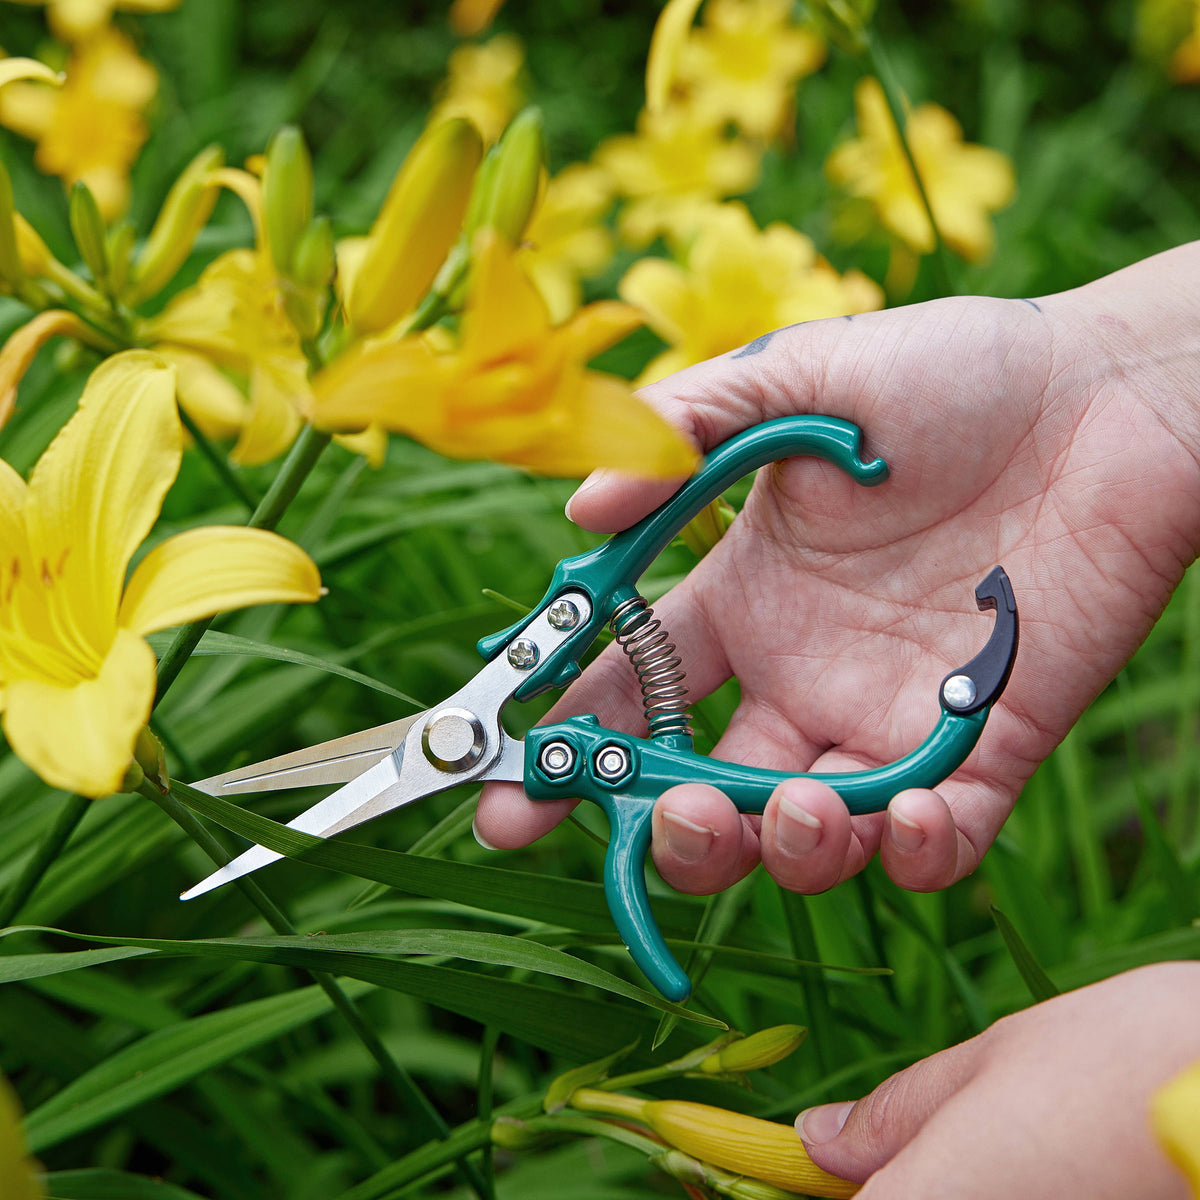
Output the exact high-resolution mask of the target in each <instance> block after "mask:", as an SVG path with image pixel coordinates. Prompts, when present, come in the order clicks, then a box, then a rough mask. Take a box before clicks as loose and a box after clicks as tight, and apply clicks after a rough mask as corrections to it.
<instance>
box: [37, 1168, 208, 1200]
mask: <svg viewBox="0 0 1200 1200" xmlns="http://www.w3.org/2000/svg"><path fill="white" fill-rule="evenodd" d="M42 1185H43V1186H44V1187H45V1189H46V1200H202V1197H200V1196H198V1195H197V1194H196V1193H195V1192H189V1191H187V1190H186V1189H185V1188H181V1187H175V1186H174V1185H173V1184H170V1183H164V1182H163V1181H162V1180H161V1179H147V1178H146V1177H145V1176H144V1175H130V1174H129V1173H128V1172H126V1171H107V1170H104V1169H102V1168H96V1169H86V1168H85V1169H83V1170H79V1171H55V1172H53V1173H52V1174H50V1175H46V1176H44V1177H43V1179H42Z"/></svg>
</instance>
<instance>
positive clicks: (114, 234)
mask: <svg viewBox="0 0 1200 1200" xmlns="http://www.w3.org/2000/svg"><path fill="white" fill-rule="evenodd" d="M136 243H137V230H136V229H134V227H133V225H132V223H131V222H129V221H118V222H117V224H116V225H114V226H113V227H112V228H111V229H110V230H109V231H108V238H107V240H106V243H105V249H106V254H107V257H108V281H109V286H110V287H111V288H112V293H113V295H114V296H119V295H120V294H121V293H122V292H123V291H124V290H125V285H126V284H127V283H128V282H129V271H130V268H131V267H132V265H133V247H134V245H135V244H136Z"/></svg>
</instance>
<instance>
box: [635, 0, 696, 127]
mask: <svg viewBox="0 0 1200 1200" xmlns="http://www.w3.org/2000/svg"><path fill="white" fill-rule="evenodd" d="M699 7H700V0H667V3H666V4H664V5H663V7H662V12H660V13H659V14H658V20H657V21H655V22H654V33H653V35H652V36H651V38H650V53H649V54H648V55H647V56H646V108H647V110H648V111H649V112H652V113H660V112H662V110H663V109H664V108H666V107H667V103H668V101H669V100H670V97H671V88H672V85H673V84H674V82H675V72H676V71H677V70H678V69H679V56H680V55H681V54H682V53H683V47H684V43H685V42H686V41H687V39H688V33H689V31H690V30H691V28H692V22H693V21H694V20H695V19H696V10H697V9H698V8H699Z"/></svg>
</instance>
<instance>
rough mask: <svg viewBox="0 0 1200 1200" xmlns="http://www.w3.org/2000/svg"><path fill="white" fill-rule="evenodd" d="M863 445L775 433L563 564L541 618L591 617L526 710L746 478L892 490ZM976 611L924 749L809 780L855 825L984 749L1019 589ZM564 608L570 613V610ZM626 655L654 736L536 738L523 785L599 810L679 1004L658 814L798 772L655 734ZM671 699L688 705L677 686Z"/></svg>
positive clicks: (624, 886) (657, 979) (488, 653)
mask: <svg viewBox="0 0 1200 1200" xmlns="http://www.w3.org/2000/svg"><path fill="white" fill-rule="evenodd" d="M861 437H862V435H861V431H860V430H859V429H858V428H857V426H855V425H852V424H850V423H849V422H847V421H841V420H837V419H836V418H833V417H815V416H802V417H782V418H780V419H778V420H775V421H768V422H767V423H765V424H763V425H759V426H757V427H755V428H753V429H750V430H747V431H746V432H745V433H742V434H739V435H738V436H736V437H734V438H732V439H730V440H729V441H728V442H725V443H724V444H723V445H721V446H719V447H717V449H715V450H714V451H712V452H711V453H710V454H709V455H708V456H707V457H706V458H705V460H704V463H703V465H702V467H701V469H700V471H699V472H698V473H697V474H696V475H695V476H694V477H693V478H691V479H690V480H688V481H687V483H685V484H684V485H683V487H681V488H680V489H679V491H678V492H676V493H675V495H674V496H672V497H671V499H670V500H668V501H667V502H666V503H665V504H663V505H662V506H661V507H659V508H658V509H656V510H655V511H654V512H652V513H651V514H650V515H649V516H648V517H646V518H644V519H643V520H642V521H640V522H638V524H636V525H634V526H632V527H631V528H630V529H627V530H625V531H624V532H623V533H619V534H617V535H616V536H615V537H613V538H611V539H610V540H609V541H607V542H605V543H604V544H603V545H601V546H599V547H597V548H596V549H595V550H590V551H588V552H586V553H584V554H579V555H576V556H575V557H573V558H568V559H564V560H563V561H562V562H561V563H559V565H558V567H557V569H556V570H555V573H554V577H553V580H552V582H551V584H550V587H549V588H548V589H547V591H546V594H545V596H544V597H543V599H542V601H541V603H540V604H539V605H538V606H537V607H536V608H535V610H534V614H533V616H534V617H537V616H540V615H541V614H542V613H544V612H546V611H547V610H551V611H550V617H551V619H553V618H554V617H555V612H554V611H553V610H552V608H551V606H556V602H557V605H562V603H563V598H564V594H565V593H579V592H582V593H584V594H585V595H586V596H587V598H588V600H589V602H590V612H589V613H588V614H587V615H586V616H582V615H581V616H580V619H579V622H578V627H575V626H573V625H572V626H562V625H559V626H558V628H571V630H572V632H571V634H570V636H568V637H567V638H566V640H565V641H564V642H562V643H561V644H560V645H559V646H558V647H557V648H556V649H555V650H554V651H553V652H552V653H549V654H547V655H546V657H545V658H544V659H543V660H542V661H540V662H538V663H537V665H536V667H534V668H533V669H532V670H531V671H530V672H529V678H527V679H526V680H525V681H524V683H523V684H522V686H521V689H520V690H518V691H517V692H516V693H515V694H516V696H517V697H518V698H526V697H528V696H532V695H536V694H537V693H538V692H541V691H544V690H545V689H547V688H550V687H561V686H564V685H565V684H567V683H569V682H570V681H571V680H572V679H574V678H575V676H576V675H578V673H579V665H578V660H579V657H580V655H581V654H582V653H583V652H584V650H586V649H587V647H588V646H589V645H590V644H591V642H592V641H593V639H594V638H595V636H596V634H597V633H598V632H599V631H600V629H601V628H603V626H604V624H605V623H606V622H608V621H609V620H610V619H613V620H614V627H617V628H618V640H619V641H620V640H622V639H621V636H620V629H619V624H618V622H619V613H620V612H622V611H624V610H625V609H626V608H627V607H628V605H629V604H631V603H632V602H635V601H636V602H638V603H640V604H641V605H642V608H643V609H644V608H645V604H644V601H641V599H640V597H638V594H637V590H636V583H637V580H638V577H639V576H640V575H641V574H642V572H643V571H644V570H645V569H646V567H648V566H649V565H650V563H651V562H653V561H654V559H655V557H656V556H657V555H658V554H659V552H660V551H661V550H662V549H663V548H664V547H665V546H666V545H667V544H668V543H669V542H670V540H671V539H672V538H673V537H674V536H675V535H676V534H677V533H678V532H679V530H680V529H682V527H683V526H684V525H685V524H686V523H687V522H688V521H689V520H690V519H691V518H692V517H694V516H695V515H696V514H697V513H698V512H700V511H701V509H703V508H704V506H705V505H706V504H708V503H709V502H710V501H712V500H713V499H715V498H716V497H717V496H718V495H720V493H721V492H722V491H724V490H725V488H727V487H728V486H729V485H730V484H731V483H733V482H734V481H735V480H736V479H738V478H739V477H741V476H742V475H744V474H746V473H747V472H749V471H751V470H753V469H755V468H756V467H760V466H763V465H765V464H766V463H769V462H773V461H776V460H777V459H780V458H787V457H791V456H793V455H815V456H817V457H820V458H824V459H827V460H828V461H830V462H832V463H834V464H835V465H836V466H838V467H839V468H841V470H843V471H844V472H845V473H846V474H847V475H849V476H850V477H851V478H852V479H854V480H855V481H856V482H858V483H861V484H864V485H866V486H873V485H875V484H878V483H882V482H883V481H884V480H885V479H886V478H887V474H888V468H887V464H886V463H885V462H884V461H883V460H882V459H878V458H876V459H873V460H871V461H869V462H866V461H864V460H863V459H862V457H861V456H860V453H859V451H860V446H861ZM975 598H976V602H977V604H978V606H979V608H980V609H992V610H994V611H995V613H996V621H995V624H994V626H993V629H992V634H991V637H990V638H989V640H988V642H987V645H986V646H985V647H984V649H983V651H982V652H981V653H980V654H978V655H976V656H975V658H973V659H971V661H970V662H969V663H967V664H966V666H964V667H961V668H959V669H958V670H957V671H952V672H951V673H950V674H949V675H947V676H946V677H945V678H944V679H943V680H942V683H941V686H940V688H939V700H940V703H941V709H942V711H941V715H940V717H939V719H938V722H937V724H936V726H935V727H934V729H933V731H932V733H930V735H929V736H928V737H927V738H926V739H925V741H924V742H923V743H922V744H921V745H920V746H919V747H918V748H917V749H915V750H914V751H912V752H911V753H910V754H908V755H906V756H905V757H903V758H901V759H899V760H897V761H896V762H893V763H890V764H888V765H886V766H882V767H878V768H875V769H872V770H863V771H854V772H847V773H844V774H837V775H833V774H815V775H809V776H807V777H808V778H815V779H819V780H821V781H823V782H825V783H827V784H829V785H830V786H831V787H832V788H833V789H834V790H835V791H836V792H837V793H838V795H839V796H841V798H842V800H843V801H844V802H845V803H846V806H847V807H848V808H849V810H850V811H851V812H852V813H867V812H878V811H881V810H882V809H884V808H886V807H887V805H888V803H889V802H890V800H891V799H892V797H893V796H895V795H896V794H897V793H898V792H900V791H903V790H904V789H905V788H911V787H918V788H926V787H934V786H936V785H937V784H939V783H941V781H942V780H944V779H945V778H946V777H947V776H948V775H951V774H953V773H954V771H956V770H957V769H958V767H959V766H960V765H961V764H962V762H963V761H964V760H965V759H966V757H967V755H968V754H970V752H971V750H972V748H973V747H974V746H975V743H976V742H977V741H978V740H979V737H980V734H981V733H982V732H983V727H984V724H985V723H986V721H987V718H988V713H989V712H990V711H991V707H992V705H993V704H994V703H995V701H996V699H997V698H998V697H999V695H1000V694H1001V692H1002V691H1003V690H1004V687H1005V684H1006V683H1007V682H1008V677H1009V674H1010V673H1011V671H1012V667H1013V662H1014V661H1015V658H1016V653H1017V642H1018V633H1019V623H1018V616H1017V606H1016V602H1015V600H1014V598H1013V592H1012V587H1011V585H1010V584H1009V580H1008V576H1007V575H1005V573H1004V571H1003V569H1002V568H1000V567H996V568H994V569H993V570H992V571H991V572H990V573H989V574H988V576H987V577H986V578H985V579H984V580H983V582H982V583H980V585H979V586H978V587H977V588H976V590H975ZM566 607H567V608H568V609H569V608H571V606H570V605H569V604H568V605H567V606H566ZM614 614H618V616H616V617H614ZM531 619H532V618H527V619H526V620H525V621H522V622H520V623H518V624H517V625H514V626H512V627H511V628H510V629H507V630H505V631H503V632H502V633H499V634H496V635H494V636H493V637H490V638H485V639H484V640H483V641H481V642H480V643H479V649H480V652H481V653H482V654H483V655H484V656H485V657H487V658H489V659H491V658H493V657H494V656H495V655H497V654H499V653H500V652H501V651H502V650H504V649H505V647H506V646H508V645H509V643H510V642H512V641H513V639H514V638H516V637H518V636H519V635H520V633H521V632H522V630H523V629H524V628H525V627H526V626H527V625H528V624H529V621H530V620H531ZM639 619H640V618H639ZM639 628H641V629H647V626H646V625H645V624H642V625H641V626H640V627H639ZM655 628H657V623H655ZM662 643H663V639H661V638H660V639H659V640H658V642H656V643H655V649H654V651H653V653H654V654H656V655H658V656H659V657H658V659H657V661H656V662H655V664H654V665H655V666H659V665H661V664H662V661H663V660H662V655H664V654H669V655H672V656H673V655H674V654H675V647H674V646H673V645H671V644H669V643H667V644H666V646H665V648H664V646H663V644H662ZM626 649H627V652H628V653H630V657H631V658H632V659H633V661H634V664H635V666H637V668H638V673H639V678H640V679H642V682H643V692H644V694H645V695H646V696H647V706H646V715H647V718H648V720H649V723H650V728H651V732H652V735H653V736H651V737H650V738H640V737H633V736H631V735H629V734H625V733H620V732H618V731H616V730H612V729H606V728H604V727H603V726H601V725H600V724H599V722H598V720H597V718H596V717H594V716H591V715H584V716H578V717H572V718H570V719H569V720H566V721H562V722H559V723H557V724H554V725H544V726H540V727H538V728H536V729H534V730H532V731H531V732H530V733H529V735H528V736H527V737H526V739H525V757H524V786H525V791H526V793H527V795H529V797H530V798H531V799H534V800H561V799H564V798H567V797H575V798H579V799H585V800H592V801H594V802H595V803H597V804H599V805H600V806H601V807H602V808H603V809H604V811H605V813H606V814H607V816H608V820H609V827H610V838H609V844H608V854H607V859H606V862H605V894H606V897H607V899H608V906H609V909H610V911H611V913H612V916H613V920H614V923H615V924H616V926H617V930H618V932H619V933H620V935H621V938H622V940H623V941H624V943H625V945H626V946H627V947H628V948H629V952H630V954H631V955H632V956H633V959H634V961H635V962H636V963H637V964H638V966H639V967H641V969H642V971H643V972H644V973H645V975H646V977H647V978H648V979H649V980H650V982H651V983H652V984H653V985H654V986H655V987H656V988H658V990H659V991H660V992H662V994H663V995H664V996H666V997H667V998H668V999H670V1000H675V1001H681V1000H684V999H686V998H687V997H688V995H689V994H690V992H691V983H690V981H689V980H688V977H687V975H686V973H685V972H684V971H683V969H682V968H681V967H680V966H679V964H678V963H677V962H676V961H675V959H674V958H673V957H672V955H671V952H670V950H669V949H668V948H667V945H666V942H665V941H664V940H663V937H662V934H661V933H660V932H659V929H658V926H657V924H656V923H655V920H654V914H653V913H652V911H651V909H650V902H649V898H648V895H647V891H646V878H645V860H646V854H647V852H648V850H649V847H650V819H651V814H652V812H653V808H654V802H655V801H656V800H657V799H658V797H659V796H660V795H661V794H662V793H663V792H664V791H665V790H666V789H667V788H669V787H672V786H674V785H675V784H679V783H689V782H700V783H710V784H713V785H714V786H716V787H718V788H720V789H721V790H722V791H724V792H725V793H726V794H727V795H728V796H729V797H730V798H731V799H732V800H733V802H734V804H736V805H737V807H738V808H739V809H740V810H741V811H742V812H746V813H760V812H762V811H763V809H764V807H765V806H766V803H767V800H768V799H769V798H770V796H771V793H772V792H773V791H774V789H775V788H776V787H777V786H778V785H779V783H780V782H781V781H782V780H784V779H789V778H796V777H797V776H799V775H801V774H802V772H783V771H766V770H760V769H757V768H752V767H746V766H742V765H740V764H738V763H726V762H720V761H718V760H716V759H712V758H708V757H706V756H704V755H700V754H696V753H695V752H694V751H693V750H692V746H691V729H690V725H688V724H687V714H686V713H683V714H682V716H680V714H679V713H675V714H673V719H672V720H671V721H669V722H667V723H666V724H665V725H663V726H662V727H661V728H658V729H656V728H655V717H654V716H653V715H652V712H653V706H652V704H651V702H650V699H649V695H650V693H648V692H647V688H646V679H645V678H643V676H645V675H648V674H649V675H653V672H651V671H649V670H648V668H649V666H650V664H649V663H648V662H647V661H646V660H645V659H644V658H643V660H642V661H640V662H639V659H638V657H637V655H636V654H635V653H634V652H633V651H630V650H629V649H628V647H626ZM678 662H679V660H678V658H672V659H671V660H670V663H668V664H667V665H668V666H669V665H671V664H672V663H673V664H674V665H676V666H677V665H678ZM682 678H683V675H682V671H679V672H678V674H677V675H676V676H675V678H674V679H673V681H672V682H674V683H681V681H682ZM675 690H676V691H677V692H678V693H681V694H685V692H686V689H683V688H681V687H680V688H676V689H675Z"/></svg>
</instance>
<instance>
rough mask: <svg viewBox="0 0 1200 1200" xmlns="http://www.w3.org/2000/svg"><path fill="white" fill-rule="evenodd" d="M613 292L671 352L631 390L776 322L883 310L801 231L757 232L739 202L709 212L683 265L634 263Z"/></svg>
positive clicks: (858, 277)
mask: <svg viewBox="0 0 1200 1200" xmlns="http://www.w3.org/2000/svg"><path fill="white" fill-rule="evenodd" d="M619 291H620V294H621V297H622V299H624V300H627V301H628V302H629V303H630V304H635V305H637V306H638V307H639V308H640V309H641V310H642V311H643V312H644V313H645V314H646V323H647V324H648V325H649V326H650V328H651V329H653V330H654V332H655V333H657V334H658V335H659V337H661V338H662V339H663V340H664V341H665V342H667V343H668V344H669V345H670V347H671V348H670V349H669V350H667V351H665V352H664V353H663V354H660V355H659V356H658V357H657V358H656V359H654V361H653V362H651V363H650V365H649V366H648V367H647V368H646V370H645V371H644V372H643V373H642V375H641V377H640V379H639V380H638V383H639V384H646V383H650V382H652V381H653V380H655V379H661V378H663V377H664V376H666V375H670V374H672V373H673V372H675V371H678V370H681V369H682V368H684V367H687V366H690V365H691V364H692V363H697V362H701V361H702V360H704V359H706V358H712V357H714V356H715V355H718V354H724V353H725V352H726V351H728V350H733V349H735V348H736V347H738V346H741V345H744V344H745V343H746V342H749V341H751V340H752V339H753V338H755V337H758V336H759V335H760V334H763V333H768V332H770V331H771V330H773V329H778V328H780V327H781V326H784V325H793V324H795V323H796V322H798V321H811V320H816V319H818V318H821V317H838V316H845V315H847V314H850V313H857V312H867V311H869V310H871V309H876V308H881V307H882V305H883V293H882V292H881V291H880V290H879V288H878V287H877V286H876V285H875V284H874V283H872V282H871V280H869V279H868V278H867V277H866V276H865V275H863V274H861V273H860V272H858V271H850V272H847V273H846V274H845V275H839V274H838V273H837V271H836V270H834V268H833V267H831V266H830V265H829V263H827V262H826V261H825V260H824V259H823V258H821V257H820V255H818V254H817V252H816V249H815V247H814V246H813V244H812V242H811V241H810V240H809V239H808V238H807V237H805V236H804V234H802V233H799V232H798V231H797V230H795V229H793V228H791V226H789V225H785V224H783V223H782V222H776V223H775V224H773V225H769V226H768V227H767V228H766V229H763V230H759V229H758V228H757V227H756V226H755V224H754V221H753V219H752V218H751V216H750V214H749V213H748V212H747V211H746V209H745V208H744V207H743V206H742V205H740V204H724V205H721V206H720V207H714V208H713V209H711V210H710V211H709V213H708V215H707V216H706V217H705V218H704V221H703V224H702V226H701V228H700V231H699V233H697V235H696V238H695V241H694V242H693V243H692V245H691V247H690V249H689V250H688V253H687V259H686V262H685V263H684V264H683V265H680V264H678V263H674V262H668V261H667V260H666V259H661V258H643V259H641V260H640V261H638V262H636V263H634V264H633V266H632V267H631V268H630V269H629V271H628V272H627V273H626V275H625V278H624V279H622V280H621V285H620V288H619Z"/></svg>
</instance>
